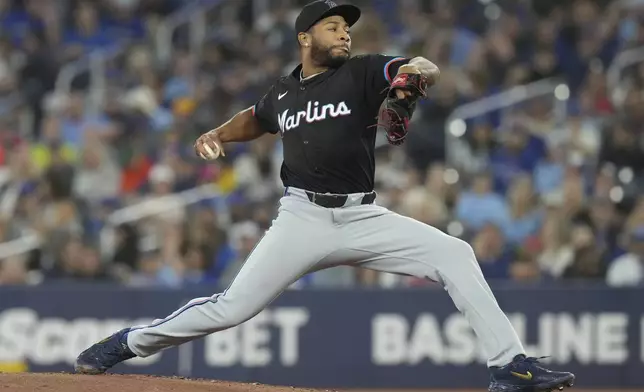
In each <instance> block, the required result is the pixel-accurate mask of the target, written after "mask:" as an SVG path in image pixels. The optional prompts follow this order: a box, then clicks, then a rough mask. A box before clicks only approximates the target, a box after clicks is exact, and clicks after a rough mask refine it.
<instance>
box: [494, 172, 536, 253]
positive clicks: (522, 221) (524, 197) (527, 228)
mask: <svg viewBox="0 0 644 392" xmlns="http://www.w3.org/2000/svg"><path fill="white" fill-rule="evenodd" d="M508 199H509V204H510V205H509V210H510V219H509V222H508V225H507V226H506V227H504V228H503V229H504V231H505V235H506V237H507V238H508V241H510V242H512V243H515V244H520V243H522V242H523V241H524V240H525V239H526V238H528V237H529V236H531V235H533V234H535V233H537V232H538V230H539V227H541V222H542V220H543V213H544V211H543V209H542V208H541V207H540V206H539V204H538V201H539V200H538V197H537V195H536V194H535V190H534V189H533V187H532V178H531V176H530V175H529V174H523V175H521V176H519V177H517V178H516V179H515V180H514V182H513V183H512V185H511V187H510V190H509V191H508Z"/></svg>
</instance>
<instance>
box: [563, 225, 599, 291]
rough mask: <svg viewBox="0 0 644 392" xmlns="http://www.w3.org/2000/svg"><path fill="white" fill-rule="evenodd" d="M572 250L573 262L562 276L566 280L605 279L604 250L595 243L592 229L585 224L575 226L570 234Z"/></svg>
mask: <svg viewBox="0 0 644 392" xmlns="http://www.w3.org/2000/svg"><path fill="white" fill-rule="evenodd" d="M571 244H572V247H573V249H574V256H573V260H572V262H571V263H570V265H569V266H568V267H567V268H566V270H565V271H564V273H563V274H562V277H563V278H566V279H586V280H597V281H603V280H604V279H605V277H606V265H607V262H606V257H607V256H608V252H607V250H606V248H603V247H601V245H600V244H597V243H596V242H595V236H594V233H593V230H592V228H591V227H590V226H589V225H587V224H583V223H580V224H576V225H575V226H574V228H573V230H572V234H571Z"/></svg>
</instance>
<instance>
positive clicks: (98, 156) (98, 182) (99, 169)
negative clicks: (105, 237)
mask: <svg viewBox="0 0 644 392" xmlns="http://www.w3.org/2000/svg"><path fill="white" fill-rule="evenodd" d="M87 136H89V135H87ZM80 154H81V156H80V162H79V166H78V168H77V172H76V175H75V177H74V184H73V190H74V195H76V196H77V197H78V198H80V199H83V200H84V201H86V202H87V203H88V204H89V205H90V206H96V205H97V204H98V203H100V202H101V201H103V200H106V199H111V198H114V197H116V196H117V195H118V193H119V191H120V185H121V172H120V168H119V167H118V166H117V164H116V162H115V161H114V159H113V157H112V156H111V153H110V151H109V150H108V147H107V146H106V145H105V144H104V143H103V142H102V141H101V140H100V139H98V138H97V137H95V136H93V137H92V139H91V140H88V141H87V142H85V145H84V146H83V150H82V151H81V152H80Z"/></svg>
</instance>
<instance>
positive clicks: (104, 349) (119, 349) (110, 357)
mask: <svg viewBox="0 0 644 392" xmlns="http://www.w3.org/2000/svg"><path fill="white" fill-rule="evenodd" d="M128 332H130V329H129V328H125V329H122V330H120V331H118V332H116V333H115V334H113V335H111V336H108V337H107V338H105V339H103V340H101V341H100V342H98V343H96V344H93V345H92V346H91V347H89V348H88V349H87V350H85V351H83V352H82V353H80V355H79V356H78V357H77V358H76V363H75V364H74V370H76V373H83V374H102V373H105V371H107V369H109V368H111V367H112V366H114V365H116V364H117V363H120V362H123V361H125V360H128V359H130V358H134V357H136V355H135V354H134V353H133V352H132V350H130V348H129V347H128V346H127V333H128Z"/></svg>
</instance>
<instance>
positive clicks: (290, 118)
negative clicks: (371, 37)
mask: <svg viewBox="0 0 644 392" xmlns="http://www.w3.org/2000/svg"><path fill="white" fill-rule="evenodd" d="M408 62H409V59H407V58H403V57H392V56H384V55H365V56H356V57H353V58H351V59H349V60H347V62H345V63H344V64H343V65H342V66H341V67H339V68H334V69H329V70H327V71H325V72H323V73H321V74H319V75H316V76H314V77H312V78H309V79H305V80H303V81H302V80H301V79H300V72H301V65H299V66H298V67H296V68H295V70H293V72H292V73H291V74H290V75H287V76H284V77H282V78H280V79H279V80H278V81H277V82H276V83H275V84H274V85H273V86H272V87H271V88H270V89H269V91H268V92H267V93H266V95H264V96H263V97H262V98H261V99H260V100H259V101H258V102H257V103H256V104H255V106H254V107H253V113H254V115H255V117H256V118H257V119H258V120H259V122H260V124H261V127H262V128H263V129H264V130H265V131H266V132H270V133H273V134H276V133H278V132H279V133H280V136H281V137H282V143H283V145H284V148H283V150H284V162H283V164H282V169H281V173H280V175H281V178H282V181H283V183H284V186H292V187H297V188H302V189H306V190H309V191H312V192H318V193H327V192H328V193H338V194H346V193H358V192H371V191H373V188H374V176H375V158H374V150H375V143H376V129H377V128H376V127H375V126H374V125H375V124H376V116H377V115H378V109H379V107H380V104H381V103H382V101H383V100H384V98H385V93H384V91H385V89H386V88H387V87H388V86H389V83H390V82H391V79H392V77H393V76H395V75H396V73H397V72H398V68H399V67H400V66H401V65H403V64H406V63H408Z"/></svg>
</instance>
